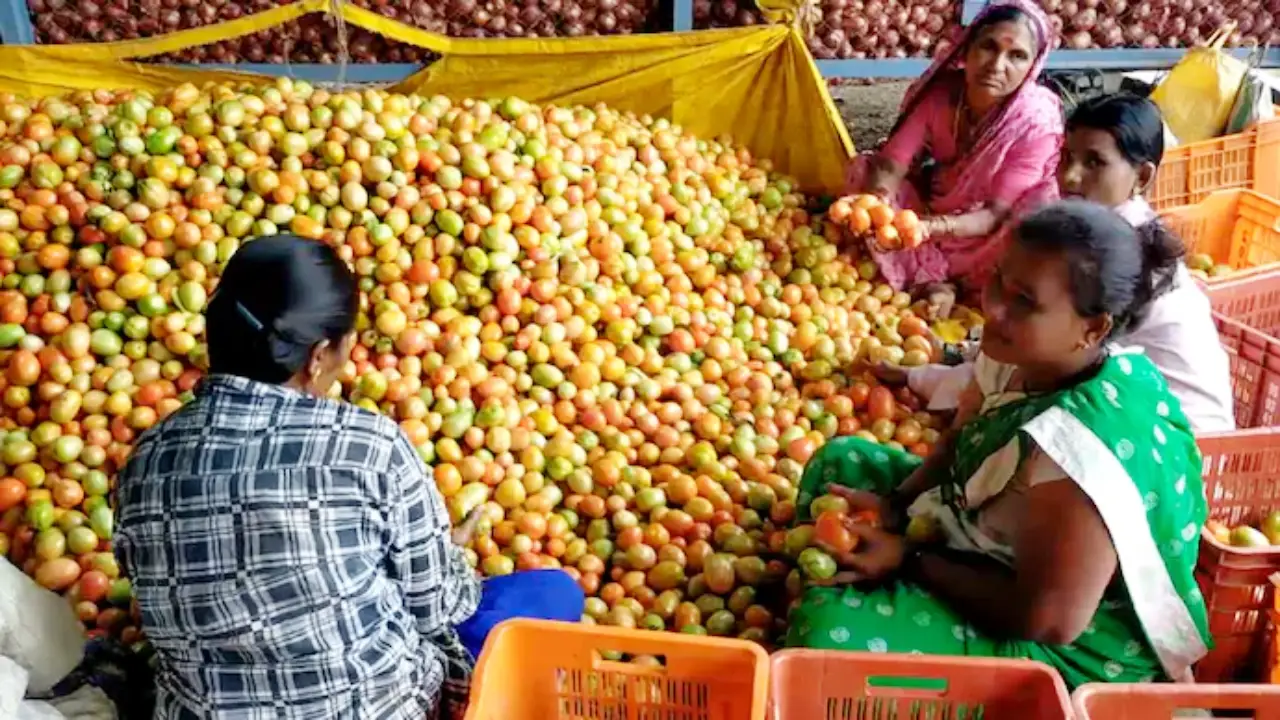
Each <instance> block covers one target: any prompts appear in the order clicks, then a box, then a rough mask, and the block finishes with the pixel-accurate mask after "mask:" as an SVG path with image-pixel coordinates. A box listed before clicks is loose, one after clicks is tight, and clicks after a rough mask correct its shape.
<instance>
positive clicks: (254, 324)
mask: <svg viewBox="0 0 1280 720" xmlns="http://www.w3.org/2000/svg"><path fill="white" fill-rule="evenodd" d="M235 303H236V312H238V313H240V317H242V318H244V321H245V322H247V323H249V327H251V328H253V331H254V332H262V331H263V329H264V326H263V324H262V321H261V320H259V319H258V318H257V317H255V316H254V314H253V313H251V312H249V308H247V307H245V306H244V305H241V304H240V301H239V300H236V301H235Z"/></svg>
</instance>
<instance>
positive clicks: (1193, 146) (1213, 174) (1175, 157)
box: [1150, 108, 1280, 210]
mask: <svg viewBox="0 0 1280 720" xmlns="http://www.w3.org/2000/svg"><path fill="white" fill-rule="evenodd" d="M1277 110H1278V111H1280V108H1277ZM1278 114H1280V113H1278ZM1230 188H1244V189H1248V190H1256V191H1257V192H1260V193H1262V194H1263V195H1270V196H1272V197H1277V198H1280V118H1276V119H1273V120H1267V121H1265V122H1262V123H1259V124H1258V125H1256V126H1254V127H1252V128H1250V129H1248V130H1246V131H1244V132H1242V133H1237V134H1234V135H1224V136H1223V137H1219V138H1213V139H1212V140H1204V141H1202V142H1197V143H1188V144H1186V145H1180V146H1178V147H1173V148H1169V149H1168V150H1166V151H1165V153H1164V161H1163V162H1161V163H1160V171H1159V172H1158V173H1156V181H1155V184H1154V187H1153V188H1152V190H1151V193H1150V201H1151V204H1152V206H1154V207H1155V208H1156V209H1157V210H1160V209H1164V208H1170V207H1177V206H1179V205H1189V204H1191V203H1198V202H1200V201H1201V200H1203V199H1204V198H1205V196H1207V195H1208V194H1209V193H1212V192H1214V191H1216V190H1226V189H1230Z"/></svg>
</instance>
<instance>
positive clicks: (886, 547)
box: [812, 522, 907, 585]
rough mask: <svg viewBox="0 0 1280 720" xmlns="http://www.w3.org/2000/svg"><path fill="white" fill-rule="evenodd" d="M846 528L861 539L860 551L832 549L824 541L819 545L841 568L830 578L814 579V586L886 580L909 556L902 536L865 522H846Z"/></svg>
mask: <svg viewBox="0 0 1280 720" xmlns="http://www.w3.org/2000/svg"><path fill="white" fill-rule="evenodd" d="M845 527H846V528H847V529H848V530H849V532H851V533H853V535H854V536H855V537H857V538H858V541H859V542H858V551H857V552H851V553H836V552H832V550H831V548H829V547H825V546H823V545H822V543H818V546H819V547H821V548H822V549H823V550H825V551H826V552H827V553H830V554H831V556H832V557H833V558H835V561H836V565H838V566H839V567H840V568H841V570H840V571H839V572H837V573H836V574H835V575H833V576H832V577H831V578H830V579H827V580H815V581H813V583H812V584H814V585H847V584H849V583H855V582H876V581H880V580H883V579H885V578H887V577H889V576H890V575H892V574H893V573H895V572H897V570H898V568H900V567H902V561H903V560H904V559H906V557H907V540H906V538H904V537H902V536H901V535H895V534H894V533H891V532H887V531H885V530H881V529H880V528H877V527H873V526H871V525H866V524H863V523H855V522H846V523H845Z"/></svg>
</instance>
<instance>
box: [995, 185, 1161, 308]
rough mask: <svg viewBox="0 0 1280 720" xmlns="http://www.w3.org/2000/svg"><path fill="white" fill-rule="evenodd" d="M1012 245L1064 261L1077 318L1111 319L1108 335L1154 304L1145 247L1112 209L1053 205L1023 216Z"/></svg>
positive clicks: (1069, 203)
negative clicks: (1051, 254) (1058, 255)
mask: <svg viewBox="0 0 1280 720" xmlns="http://www.w3.org/2000/svg"><path fill="white" fill-rule="evenodd" d="M1014 237H1015V238H1016V241H1017V242H1019V243H1022V244H1023V245H1025V246H1027V247H1030V248H1033V249H1036V250H1042V251H1050V252H1060V253H1063V254H1064V255H1066V256H1067V258H1068V261H1069V262H1068V266H1069V268H1070V279H1071V295H1072V299H1073V301H1074V305H1075V310H1076V312H1077V313H1078V314H1079V315H1080V316H1081V317H1096V316H1099V315H1103V314H1107V315H1110V316H1111V320H1112V333H1113V334H1118V333H1122V332H1124V331H1125V330H1127V329H1129V328H1130V327H1132V325H1133V324H1134V322H1135V320H1136V319H1138V318H1140V317H1142V315H1143V314H1145V313H1146V310H1147V306H1148V305H1149V304H1150V302H1151V301H1152V300H1153V299H1154V296H1153V295H1152V293H1151V288H1152V287H1154V282H1153V273H1154V272H1156V268H1154V267H1152V265H1151V260H1150V259H1149V258H1148V251H1147V245H1146V243H1144V242H1142V241H1141V240H1140V236H1139V233H1138V231H1137V230H1135V229H1134V227H1133V226H1132V225H1130V224H1129V222H1128V221H1126V220H1125V219H1124V218H1122V217H1120V215H1118V214H1117V213H1116V212H1115V211H1113V210H1112V209H1110V208H1108V207H1105V206H1103V205H1099V204H1097V203H1092V202H1086V201H1083V200H1065V201H1062V202H1057V203H1053V204H1051V205H1048V206H1046V207H1044V208H1041V209H1040V210H1037V211H1036V212H1033V213H1031V214H1030V215H1027V216H1026V217H1025V218H1023V219H1022V221H1021V222H1019V223H1018V226H1017V228H1016V229H1015V231H1014Z"/></svg>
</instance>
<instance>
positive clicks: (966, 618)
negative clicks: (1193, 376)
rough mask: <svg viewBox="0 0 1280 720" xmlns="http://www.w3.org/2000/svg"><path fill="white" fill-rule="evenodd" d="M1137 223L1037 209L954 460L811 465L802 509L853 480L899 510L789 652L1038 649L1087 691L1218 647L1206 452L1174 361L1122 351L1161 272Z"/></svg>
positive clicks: (850, 454) (849, 561)
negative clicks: (1200, 551)
mask: <svg viewBox="0 0 1280 720" xmlns="http://www.w3.org/2000/svg"><path fill="white" fill-rule="evenodd" d="M1133 233H1134V230H1133V229H1132V227H1131V226H1130V225H1129V224H1128V223H1126V222H1125V221H1124V220H1123V219H1121V218H1120V217H1119V216H1117V215H1115V214H1114V213H1112V212H1111V211H1109V210H1107V209H1105V208H1103V207H1101V206H1098V205H1092V204H1088V203H1082V202H1067V203H1059V204H1055V205H1052V206H1049V207H1047V208H1045V209H1043V210H1041V211H1039V212H1037V213H1034V214H1032V215H1030V216H1028V217H1027V218H1026V219H1024V220H1023V221H1022V222H1021V223H1020V225H1019V226H1018V228H1017V229H1016V231H1015V242H1014V243H1013V244H1012V246H1011V247H1010V249H1009V251H1008V252H1007V254H1006V255H1005V257H1004V258H1003V259H1002V261H1001V263H1000V265H999V267H998V270H997V272H996V273H995V277H994V278H993V279H992V280H991V282H990V284H989V285H988V287H987V289H986V291H985V293H984V297H983V310H984V313H985V314H986V317H987V324H986V325H985V327H984V330H983V339H982V351H983V353H982V354H983V357H982V359H981V360H980V361H979V363H978V365H977V368H976V372H975V379H974V382H973V384H972V385H971V386H970V388H969V391H968V392H967V393H966V398H965V400H964V401H963V402H962V404H961V408H960V411H959V412H958V414H957V418H956V422H955V424H954V425H953V429H952V431H951V432H949V433H948V434H947V435H946V436H945V437H944V438H943V440H942V441H941V442H940V443H939V445H938V449H937V450H936V451H935V453H934V454H933V455H932V456H931V457H929V458H928V459H927V460H925V461H923V462H921V461H920V460H919V459H917V458H915V457H914V456H911V455H908V454H906V453H899V452H895V451H894V450H893V449H891V448H886V447H883V446H880V445H877V444H875V443H871V442H867V441H865V440H862V439H859V438H852V437H844V438H838V439H835V440H833V441H831V442H830V443H828V444H827V445H826V446H824V447H823V448H822V450H821V451H820V452H819V453H818V454H817V455H816V456H815V457H814V458H813V459H812V460H811V461H810V463H809V464H808V466H807V467H806V468H805V472H804V476H803V479H802V480H801V484H800V493H799V498H798V505H799V507H800V508H802V509H805V508H807V507H808V505H809V503H810V502H811V501H812V500H813V499H814V498H815V497H817V496H818V495H820V494H822V493H824V492H837V493H839V494H842V495H844V496H845V497H847V498H848V499H849V500H850V502H851V504H852V505H853V506H855V507H857V508H862V509H865V508H874V509H876V510H877V511H879V512H880V513H881V517H882V518H883V519H884V522H883V527H882V528H871V527H867V526H863V525H851V526H850V530H851V531H853V532H854V533H855V534H857V535H858V536H859V537H860V538H861V543H860V544H859V546H858V548H856V550H855V552H854V553H852V554H848V555H844V556H840V557H838V558H837V561H838V563H839V564H840V566H841V568H842V571H841V572H840V573H839V574H837V576H836V577H835V578H833V581H832V582H831V583H829V584H827V585H825V586H814V587H810V588H809V589H808V590H807V591H806V592H805V594H804V596H803V597H802V598H801V600H800V602H799V604H798V605H797V606H796V608H795V609H794V610H793V613H792V616H791V619H790V629H789V633H788V638H787V641H788V645H790V646H799V647H811V648H822V649H839V650H861V651H868V650H870V651H877V652H901V653H930V654H950V655H971V656H994V657H1023V658H1031V659H1035V660H1040V661H1043V662H1045V663H1048V664H1049V665H1052V666H1054V667H1055V668H1057V669H1058V670H1059V671H1060V672H1061V673H1062V675H1063V677H1064V679H1065V680H1066V681H1067V684H1068V685H1070V686H1073V687H1074V686H1076V685H1080V684H1082V683H1086V682H1140V681H1148V680H1158V679H1172V680H1179V681H1182V680H1189V679H1190V677H1191V672H1190V669H1191V666H1192V664H1193V663H1194V662H1195V661H1196V660H1198V659H1199V658H1200V657H1202V656H1203V655H1204V654H1205V652H1206V651H1207V647H1208V644H1209V636H1208V632H1207V620H1206V611H1205V605H1204V601H1203V598H1202V597H1201V595H1200V592H1199V590H1198V588H1197V587H1196V583H1195V580H1194V578H1193V577H1192V571H1193V568H1194V567H1195V562H1196V552H1197V547H1198V546H1197V542H1198V536H1199V532H1200V526H1201V525H1202V524H1203V522H1204V519H1205V500H1204V493H1203V489H1202V487H1201V484H1200V455H1199V453H1198V451H1197V450H1196V446H1195V441H1194V438H1193V437H1192V434H1191V431H1190V429H1189V425H1188V423H1187V419H1186V417H1185V416H1184V415H1183V413H1182V410H1181V408H1180V406H1179V405H1178V401H1177V400H1176V399H1175V398H1174V397H1173V396H1172V395H1171V394H1170V392H1169V389H1168V387H1167V385H1166V383H1165V381H1164V378H1163V376H1161V374H1160V373H1159V371H1158V370H1156V368H1155V366H1154V365H1152V363H1151V362H1150V361H1149V360H1148V359H1147V358H1146V357H1145V356H1144V355H1142V354H1140V353H1138V352H1130V351H1125V350H1121V349H1119V348H1117V347H1115V346H1113V345H1111V344H1110V343H1108V338H1109V337H1110V336H1111V335H1112V334H1113V333H1117V332H1118V331H1120V330H1122V329H1123V328H1124V326H1125V325H1126V323H1128V322H1129V321H1130V320H1131V319H1132V318H1133V317H1135V316H1136V315H1140V313H1141V310H1142V309H1143V307H1144V305H1145V303H1146V302H1147V301H1148V300H1149V298H1148V297H1146V295H1145V293H1144V288H1147V287H1149V286H1150V283H1148V282H1146V281H1147V278H1148V277H1149V275H1150V274H1151V273H1153V272H1158V271H1160V270H1161V268H1156V267H1151V266H1150V265H1151V264H1152V263H1151V262H1149V261H1145V260H1144V258H1143V257H1142V255H1141V251H1140V248H1141V244H1140V243H1138V242H1137V239H1136V238H1135V237H1134V234H1133ZM908 517H909V518H912V519H913V520H914V519H915V518H919V520H915V521H914V524H915V526H916V527H917V528H918V527H929V528H932V529H933V530H934V532H933V533H931V534H932V535H934V539H933V540H932V542H918V541H917V540H918V538H917V537H916V535H917V533H915V532H913V533H911V534H912V536H913V539H912V540H908V539H906V538H905V537H904V534H903V533H904V527H905V526H906V525H907V518H908Z"/></svg>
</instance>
